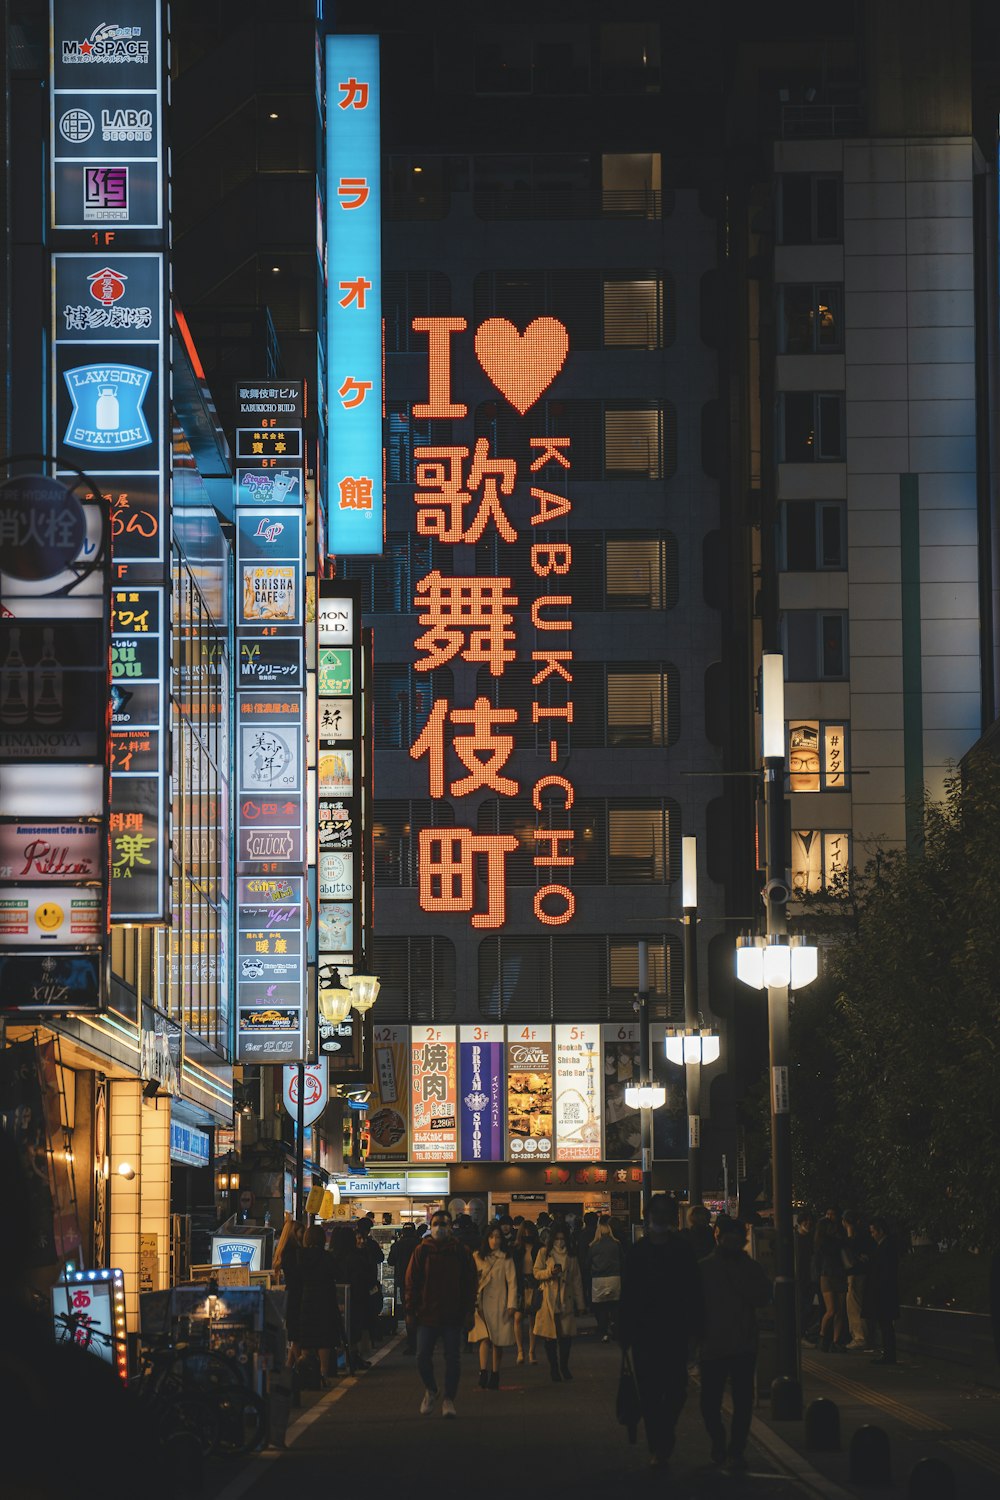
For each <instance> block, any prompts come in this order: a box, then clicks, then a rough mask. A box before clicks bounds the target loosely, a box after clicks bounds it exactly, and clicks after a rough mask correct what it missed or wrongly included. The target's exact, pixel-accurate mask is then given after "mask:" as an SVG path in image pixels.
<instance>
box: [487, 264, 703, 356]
mask: <svg viewBox="0 0 1000 1500" xmlns="http://www.w3.org/2000/svg"><path fill="white" fill-rule="evenodd" d="M675 300H676V298H675V292H674V285H673V279H672V278H671V277H669V276H668V277H666V278H664V277H662V276H660V275H657V274H654V273H653V272H648V271H641V270H636V271H622V270H615V271H609V272H602V271H598V270H593V271H590V270H583V271H579V270H551V271H540V270H530V271H506V270H505V271H481V272H480V273H479V274H478V276H477V277H476V279H475V282H474V283H473V314H474V321H475V323H476V324H477V325H478V324H480V323H482V322H483V320H484V319H486V318H509V319H510V321H511V322H512V323H513V324H514V325H515V327H517V328H524V327H526V326H527V324H528V323H530V322H532V321H533V319H535V318H538V317H543V316H548V317H552V318H558V319H559V322H560V323H562V324H564V325H565V328H566V330H567V332H568V334H569V343H570V348H571V349H573V350H577V351H579V350H581V349H662V348H663V347H664V345H665V344H671V343H673V341H674V338H675V336H676V328H675V321H676V320H675V313H674V306H675Z"/></svg>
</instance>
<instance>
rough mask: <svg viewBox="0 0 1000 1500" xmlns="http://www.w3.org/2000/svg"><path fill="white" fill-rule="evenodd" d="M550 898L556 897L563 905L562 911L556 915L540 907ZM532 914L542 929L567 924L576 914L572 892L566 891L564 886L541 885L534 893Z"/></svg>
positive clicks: (574, 898)
mask: <svg viewBox="0 0 1000 1500" xmlns="http://www.w3.org/2000/svg"><path fill="white" fill-rule="evenodd" d="M550 896H555V897H557V898H558V899H559V900H560V901H562V903H563V909H562V911H561V912H559V913H558V915H556V914H554V913H552V912H547V911H546V910H545V908H544V907H543V905H542V902H543V901H546V900H547V899H548V898H549V897H550ZM533 909H534V913H535V916H536V917H537V918H538V920H539V922H541V923H542V925H543V926H544V927H562V926H563V925H564V924H565V923H566V922H569V921H570V920H571V919H572V917H573V916H574V914H575V912H576V897H575V896H574V895H573V892H572V891H570V890H567V888H566V886H564V885H543V886H539V888H538V890H537V891H536V892H535V900H534V908H533Z"/></svg>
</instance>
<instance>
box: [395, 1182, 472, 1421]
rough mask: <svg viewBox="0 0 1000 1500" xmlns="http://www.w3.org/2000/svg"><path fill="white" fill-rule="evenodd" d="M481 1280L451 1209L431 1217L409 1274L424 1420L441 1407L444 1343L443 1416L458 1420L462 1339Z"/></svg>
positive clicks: (408, 1297)
mask: <svg viewBox="0 0 1000 1500" xmlns="http://www.w3.org/2000/svg"><path fill="white" fill-rule="evenodd" d="M477 1289H478V1277H477V1275H476V1267H475V1262H474V1261H473V1259H472V1256H471V1255H470V1254H469V1252H468V1250H466V1248H465V1246H464V1245H463V1244H461V1243H460V1242H459V1241H458V1240H457V1239H455V1237H454V1235H453V1234H452V1231H451V1214H450V1213H449V1212H448V1210H447V1209H446V1208H438V1209H435V1211H434V1213H433V1214H432V1215H431V1232H430V1234H429V1235H428V1236H427V1238H426V1239H423V1240H421V1241H420V1243H419V1244H418V1245H417V1247H416V1249H415V1250H414V1252H413V1254H412V1255H411V1256H410V1264H409V1266H408V1267H407V1270H406V1307H407V1313H408V1315H409V1316H410V1317H412V1318H413V1320H414V1322H415V1323H416V1327H417V1369H418V1370H419V1371H420V1378H421V1380H422V1381H423V1382H424V1399H423V1400H422V1401H421V1403H420V1415H421V1416H422V1417H427V1416H430V1414H431V1412H432V1411H433V1410H434V1407H435V1406H436V1404H437V1398H438V1387H437V1379H436V1378H435V1375H434V1349H435V1346H436V1345H437V1341H438V1338H439V1337H440V1338H441V1340H442V1341H443V1343H444V1401H443V1402H442V1405H441V1414H442V1416H445V1417H454V1416H456V1415H457V1413H456V1411H455V1396H456V1394H457V1392H458V1378H459V1375H460V1373H461V1353H462V1336H463V1334H464V1333H466V1332H468V1330H469V1329H470V1328H471V1327H472V1320H473V1317H474V1314H475V1309H476V1292H477Z"/></svg>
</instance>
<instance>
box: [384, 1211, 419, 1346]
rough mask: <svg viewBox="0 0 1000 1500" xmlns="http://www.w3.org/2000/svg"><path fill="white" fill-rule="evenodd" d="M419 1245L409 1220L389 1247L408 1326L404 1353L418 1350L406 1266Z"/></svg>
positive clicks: (389, 1261) (400, 1301)
mask: <svg viewBox="0 0 1000 1500" xmlns="http://www.w3.org/2000/svg"><path fill="white" fill-rule="evenodd" d="M416 1246H417V1231H416V1228H415V1226H414V1225H413V1224H412V1223H410V1222H409V1221H407V1222H406V1223H405V1224H404V1225H403V1227H402V1229H401V1230H400V1231H399V1233H398V1234H397V1235H396V1238H395V1239H394V1240H393V1242H392V1244H391V1245H390V1247H389V1254H388V1255H387V1256H386V1261H387V1262H388V1264H389V1265H390V1266H391V1267H392V1270H393V1274H394V1276H395V1278H396V1297H397V1300H398V1303H399V1307H400V1309H401V1310H402V1313H403V1320H404V1323H405V1326H406V1343H405V1345H404V1346H403V1353H404V1354H416V1352H417V1329H416V1325H415V1323H414V1322H413V1319H412V1318H411V1316H410V1312H409V1309H408V1308H407V1306H406V1268H407V1266H408V1265H409V1264H410V1256H411V1255H412V1254H413V1252H414V1250H415V1249H416Z"/></svg>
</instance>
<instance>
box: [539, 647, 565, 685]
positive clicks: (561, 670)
mask: <svg viewBox="0 0 1000 1500" xmlns="http://www.w3.org/2000/svg"><path fill="white" fill-rule="evenodd" d="M531 660H532V661H544V662H547V663H548V665H547V666H546V667H545V668H544V669H543V670H542V671H540V672H536V673H535V675H534V677H533V678H532V679H531V686H532V687H538V685H539V683H541V682H544V681H545V679H546V677H551V676H552V674H553V672H555V673H557V674H558V675H559V676H560V677H561V678H563V680H564V681H565V682H572V681H573V673H572V672H567V670H566V668H565V667H561V666H560V665H559V663H560V662H563V661H572V660H573V653H572V651H532V653H531Z"/></svg>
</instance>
